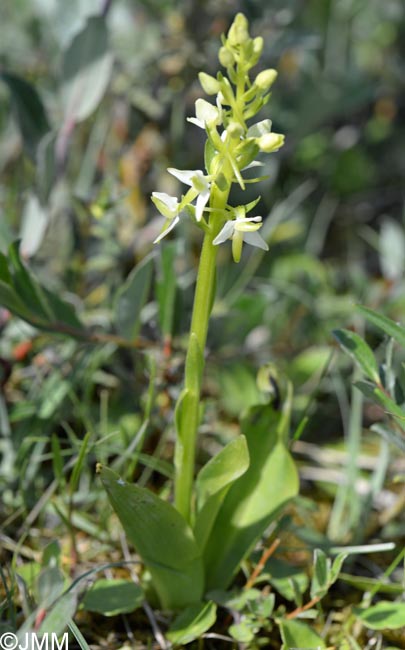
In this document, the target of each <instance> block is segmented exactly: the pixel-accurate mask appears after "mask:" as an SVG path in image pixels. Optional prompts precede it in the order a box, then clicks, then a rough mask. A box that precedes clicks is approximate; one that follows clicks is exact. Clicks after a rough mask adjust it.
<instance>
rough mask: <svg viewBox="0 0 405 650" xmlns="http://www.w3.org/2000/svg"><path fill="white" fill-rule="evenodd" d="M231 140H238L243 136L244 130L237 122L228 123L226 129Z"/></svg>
mask: <svg viewBox="0 0 405 650" xmlns="http://www.w3.org/2000/svg"><path fill="white" fill-rule="evenodd" d="M226 130H227V132H228V133H229V135H230V136H231V138H235V139H236V138H240V137H241V136H242V135H243V134H244V128H243V126H242V125H241V124H239V122H230V123H229V124H228V126H227V127H226Z"/></svg>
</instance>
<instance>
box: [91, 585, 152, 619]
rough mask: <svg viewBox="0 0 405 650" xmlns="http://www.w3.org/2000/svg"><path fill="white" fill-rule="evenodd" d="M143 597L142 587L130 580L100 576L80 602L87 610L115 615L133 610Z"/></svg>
mask: <svg viewBox="0 0 405 650" xmlns="http://www.w3.org/2000/svg"><path fill="white" fill-rule="evenodd" d="M144 598H145V596H144V593H143V590H142V588H141V587H140V586H139V585H136V584H135V583H134V582H132V581H130V580H124V579H122V578H117V579H106V578H101V579H100V580H97V581H96V582H95V583H94V584H93V585H92V587H91V589H89V591H88V592H87V593H86V595H85V596H84V598H83V600H82V604H83V607H84V609H87V611H89V612H98V613H99V614H103V616H116V615H117V614H126V613H129V612H133V611H134V610H135V609H137V608H138V607H140V606H141V605H142V602H143V600H144Z"/></svg>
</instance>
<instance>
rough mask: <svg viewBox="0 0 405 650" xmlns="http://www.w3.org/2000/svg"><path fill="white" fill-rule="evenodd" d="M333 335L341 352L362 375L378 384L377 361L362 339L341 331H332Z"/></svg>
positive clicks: (346, 331)
mask: <svg viewBox="0 0 405 650" xmlns="http://www.w3.org/2000/svg"><path fill="white" fill-rule="evenodd" d="M333 335H334V336H335V338H336V339H337V341H338V343H340V345H341V346H342V348H343V350H344V351H345V352H347V353H348V354H349V355H350V356H351V357H352V359H354V360H355V361H356V362H357V364H358V365H359V366H360V368H361V369H362V371H363V372H364V374H365V375H366V376H367V377H368V378H369V379H371V380H372V381H374V382H375V383H379V382H380V375H379V373H378V365H377V361H376V359H375V356H374V354H373V351H372V350H371V348H370V347H369V346H368V345H367V343H366V342H365V341H364V339H362V338H361V336H359V335H358V334H356V333H355V332H351V331H350V330H343V329H342V330H334V332H333Z"/></svg>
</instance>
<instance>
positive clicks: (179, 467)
mask: <svg viewBox="0 0 405 650" xmlns="http://www.w3.org/2000/svg"><path fill="white" fill-rule="evenodd" d="M262 50H263V39H262V38H261V37H260V36H258V37H256V38H252V37H251V36H250V35H249V30H248V22H247V20H246V18H245V16H244V15H242V14H237V16H236V17H235V19H234V21H233V23H232V25H231V27H230V29H229V32H228V34H227V36H226V37H225V36H224V37H223V40H222V47H221V48H220V50H219V61H220V64H221V65H222V66H223V67H224V68H225V69H226V75H225V74H223V73H222V72H218V74H217V76H216V77H213V76H210V75H208V74H206V73H205V72H201V73H200V75H199V80H200V83H201V86H202V88H203V90H204V91H205V92H206V93H207V94H208V95H211V96H215V103H210V102H208V101H206V100H205V99H197V101H196V105H195V109H196V110H195V113H196V115H195V117H192V118H189V121H190V122H192V123H193V124H194V125H196V126H197V127H199V128H202V129H204V130H205V132H206V135H207V140H206V145H205V168H206V169H205V172H203V171H202V170H200V169H197V170H178V169H172V168H169V169H168V171H169V173H170V174H172V175H173V176H175V177H176V178H177V179H178V180H179V181H180V182H181V183H183V184H184V185H185V186H188V189H187V191H186V193H185V194H184V195H183V196H182V197H181V198H180V199H178V198H177V197H173V196H170V195H168V194H166V193H163V192H154V193H153V195H152V200H153V202H154V204H155V206H156V208H157V209H158V211H159V212H160V213H161V215H163V217H165V219H166V223H165V225H164V228H163V230H162V232H161V234H160V235H159V236H158V237H157V238H156V240H155V243H158V242H160V241H161V240H162V239H163V238H164V237H166V236H167V235H168V234H169V233H170V232H171V231H172V230H173V229H174V228H175V227H176V226H177V224H178V223H179V222H180V221H181V220H183V219H186V218H190V217H191V219H192V220H193V222H194V223H195V224H196V225H197V227H199V228H200V229H201V230H202V231H203V243H202V249H201V257H200V263H199V270H198V275H197V281H196V287H195V297H194V307H193V314H192V321H191V330H190V337H189V343H188V350H187V355H186V364H185V377H184V388H183V390H182V392H181V394H180V397H179V399H178V402H177V405H176V408H175V425H176V434H177V435H176V447H175V459H174V464H175V486H174V492H175V496H174V506H173V505H171V504H170V503H168V502H166V501H163V500H162V499H160V498H159V497H158V496H156V495H155V494H153V493H152V492H150V491H148V490H147V489H145V488H141V487H139V486H136V485H129V484H127V483H125V482H124V481H122V480H121V479H120V478H119V477H117V476H116V475H115V474H114V473H113V472H111V471H110V470H109V469H107V468H105V467H99V472H100V474H101V479H102V481H103V484H104V486H105V488H106V490H107V493H108V496H109V499H110V502H111V504H112V506H113V508H114V509H115V511H116V513H117V515H118V517H119V518H120V520H121V522H122V524H123V526H124V528H125V530H126V533H127V535H128V536H129V538H130V539H131V540H132V542H133V543H134V545H135V547H136V550H137V552H138V553H139V555H140V556H141V558H142V560H143V562H144V564H145V567H146V568H147V570H148V572H149V574H150V577H151V584H152V586H153V589H154V591H155V593H156V594H157V597H158V599H159V601H160V605H161V606H163V607H164V608H166V609H174V610H175V609H183V608H185V607H187V606H194V607H195V606H196V604H198V603H201V602H202V601H203V598H204V597H206V594H207V593H208V592H209V591H210V590H212V589H218V588H225V587H227V586H228V585H229V583H230V581H231V580H232V578H233V576H234V574H235V573H236V571H237V570H238V568H239V566H240V563H241V562H242V560H243V559H244V558H245V557H246V556H247V554H248V553H249V551H250V550H251V549H252V547H253V546H254V544H255V543H256V541H257V540H258V538H259V537H260V536H261V535H262V534H263V532H264V531H265V529H266V528H267V526H268V525H269V523H270V521H271V520H272V519H274V517H275V516H276V514H277V513H278V511H279V509H280V508H281V507H282V506H283V505H284V504H285V503H287V501H288V500H289V499H291V498H292V497H293V496H295V495H296V493H297V489H298V479H297V472H296V469H295V466H294V463H293V461H292V459H291V456H290V454H289V451H288V449H287V436H288V429H289V414H290V408H291V389H290V388H289V387H288V388H287V390H286V397H285V401H284V404H283V407H282V408H281V409H280V410H275V409H274V408H272V406H271V405H260V406H258V407H257V408H254V409H253V410H252V411H251V412H250V413H248V414H247V416H246V417H245V418H244V419H243V421H242V434H241V435H240V436H238V437H236V438H235V439H234V440H233V441H232V442H230V443H229V444H228V445H226V446H225V447H224V448H223V449H222V450H221V451H220V452H219V453H218V454H217V456H215V457H214V458H212V459H211V460H210V461H209V462H208V463H207V464H206V465H205V466H204V467H203V468H202V469H201V470H200V471H199V473H198V475H197V477H196V478H195V457H196V446H197V432H198V427H199V423H200V418H201V381H202V375H203V367H204V350H205V345H206V338H207V332H208V325H209V318H210V313H211V308H212V305H213V301H214V295H215V276H216V259H217V254H218V247H219V246H220V245H226V243H227V242H228V240H230V241H231V244H232V256H233V259H234V261H235V262H239V261H240V260H241V256H242V249H243V244H244V243H246V244H249V245H251V246H256V247H259V248H261V249H263V250H268V245H267V243H266V241H265V240H264V239H263V238H262V236H261V235H260V229H261V227H262V217H260V216H248V215H249V213H250V212H251V211H252V210H253V208H255V206H256V204H257V203H258V201H259V198H260V197H259V198H258V199H257V200H255V201H252V202H250V203H247V204H246V205H237V206H232V205H230V204H229V202H228V201H229V195H230V191H231V188H232V185H233V184H235V183H236V184H238V185H239V186H240V188H241V189H242V190H244V189H245V187H246V184H247V183H251V182H256V181H260V180H261V179H260V178H253V179H252V178H246V177H245V171H246V170H248V169H252V168H255V167H259V166H260V165H261V163H260V162H259V161H258V160H256V158H257V156H258V154H259V153H260V152H263V153H273V152H276V151H278V150H279V149H280V147H282V145H283V143H284V136H283V135H281V134H279V133H273V132H272V130H271V128H272V123H271V121H270V120H269V119H264V120H262V121H259V122H257V123H255V124H253V125H249V124H248V123H249V121H250V120H252V118H254V117H255V116H256V114H257V113H258V112H259V111H260V110H261V109H262V108H263V107H264V106H265V105H266V104H267V102H268V100H269V98H270V92H269V91H270V88H271V86H272V84H273V83H274V81H275V79H276V76H277V73H276V71H275V70H273V69H265V70H262V71H261V72H259V73H258V74H257V75H256V76H255V77H254V78H253V79H251V69H252V68H253V67H254V66H255V65H256V64H257V63H258V61H259V58H260V56H261V54H262Z"/></svg>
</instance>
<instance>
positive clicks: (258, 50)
mask: <svg viewBox="0 0 405 650" xmlns="http://www.w3.org/2000/svg"><path fill="white" fill-rule="evenodd" d="M263 46H264V40H263V38H262V36H257V37H256V38H254V39H253V54H254V55H255V56H256V57H257V58H259V57H260V56H261V55H262V52H263Z"/></svg>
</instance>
